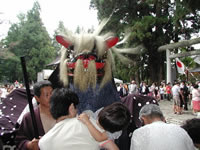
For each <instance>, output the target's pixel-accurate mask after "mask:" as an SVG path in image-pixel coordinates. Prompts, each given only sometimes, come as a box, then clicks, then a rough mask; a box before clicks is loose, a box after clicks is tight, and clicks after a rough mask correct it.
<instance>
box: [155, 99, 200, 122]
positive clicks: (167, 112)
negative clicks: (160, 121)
mask: <svg viewBox="0 0 200 150" xmlns="http://www.w3.org/2000/svg"><path fill="white" fill-rule="evenodd" d="M159 105H160V108H161V110H162V112H163V113H164V116H165V119H166V121H167V122H168V123H174V124H178V125H181V124H183V123H184V121H185V120H187V119H192V118H195V117H197V116H195V115H193V114H192V109H191V106H190V105H189V106H188V107H189V110H188V111H183V114H182V115H177V114H174V112H173V102H172V101H167V100H162V101H160V102H159Z"/></svg>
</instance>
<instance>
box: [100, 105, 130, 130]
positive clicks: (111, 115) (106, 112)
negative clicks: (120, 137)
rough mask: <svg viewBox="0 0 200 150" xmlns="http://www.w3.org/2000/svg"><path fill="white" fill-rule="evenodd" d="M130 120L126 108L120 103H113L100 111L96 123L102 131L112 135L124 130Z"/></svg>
mask: <svg viewBox="0 0 200 150" xmlns="http://www.w3.org/2000/svg"><path fill="white" fill-rule="evenodd" d="M130 118H131V115H130V112H129V110H128V108H127V107H126V106H125V105H123V104H122V103H120V102H115V103H113V104H111V105H109V106H106V107H105V108H103V109H102V110H101V111H100V113H99V115H98V122H99V124H100V125H101V126H102V127H103V128H104V130H106V131H109V132H111V133H113V132H116V131H120V130H122V129H124V128H126V127H127V126H128V125H129V122H130Z"/></svg>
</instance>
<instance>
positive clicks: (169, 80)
mask: <svg viewBox="0 0 200 150" xmlns="http://www.w3.org/2000/svg"><path fill="white" fill-rule="evenodd" d="M169 56H170V50H169V49H167V50H166V60H167V67H166V68H167V83H168V82H170V83H172V77H171V76H172V68H171V59H170V58H169Z"/></svg>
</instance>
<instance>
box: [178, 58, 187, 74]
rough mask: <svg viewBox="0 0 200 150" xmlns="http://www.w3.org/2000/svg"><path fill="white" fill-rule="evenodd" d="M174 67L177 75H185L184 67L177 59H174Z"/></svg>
mask: <svg viewBox="0 0 200 150" xmlns="http://www.w3.org/2000/svg"><path fill="white" fill-rule="evenodd" d="M176 66H177V70H178V73H180V74H185V65H184V64H183V63H182V62H181V61H180V60H179V59H178V58H176Z"/></svg>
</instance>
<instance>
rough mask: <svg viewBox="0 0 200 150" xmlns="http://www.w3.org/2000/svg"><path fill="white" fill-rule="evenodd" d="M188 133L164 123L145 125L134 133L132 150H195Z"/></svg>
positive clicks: (176, 126)
mask: <svg viewBox="0 0 200 150" xmlns="http://www.w3.org/2000/svg"><path fill="white" fill-rule="evenodd" d="M194 149H195V148H194V145H193V142H192V140H191V138H190V137H189V135H188V134H187V132H186V131H185V130H184V129H182V128H181V127H179V126H178V125H174V124H167V123H164V122H162V121H157V122H153V123H151V124H148V125H145V126H143V127H141V128H139V129H137V130H135V131H134V132H133V136H132V139H131V149H130V150H194Z"/></svg>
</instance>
